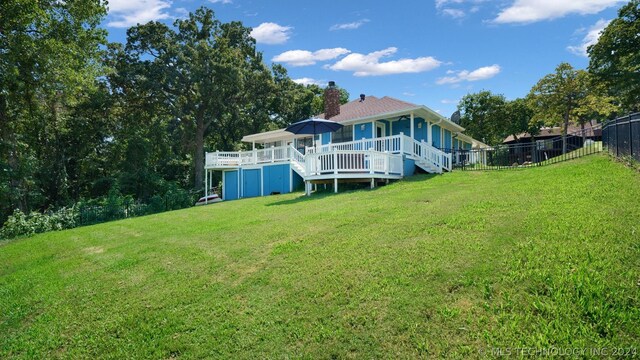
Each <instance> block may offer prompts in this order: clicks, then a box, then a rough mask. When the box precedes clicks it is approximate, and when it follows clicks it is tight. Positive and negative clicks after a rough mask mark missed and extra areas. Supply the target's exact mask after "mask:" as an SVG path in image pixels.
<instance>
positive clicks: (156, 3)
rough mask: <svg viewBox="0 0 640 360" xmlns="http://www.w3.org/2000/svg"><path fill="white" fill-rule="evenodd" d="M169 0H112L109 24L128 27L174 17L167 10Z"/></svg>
mask: <svg viewBox="0 0 640 360" xmlns="http://www.w3.org/2000/svg"><path fill="white" fill-rule="evenodd" d="M170 7H171V1H169V0H138V1H134V0H110V1H109V17H110V18H111V20H110V21H109V22H108V23H107V26H110V27H116V28H126V27H130V26H134V25H137V24H146V23H148V22H149V21H153V20H164V19H170V18H173V16H171V14H169V13H168V12H167V10H168V9H169V8H170Z"/></svg>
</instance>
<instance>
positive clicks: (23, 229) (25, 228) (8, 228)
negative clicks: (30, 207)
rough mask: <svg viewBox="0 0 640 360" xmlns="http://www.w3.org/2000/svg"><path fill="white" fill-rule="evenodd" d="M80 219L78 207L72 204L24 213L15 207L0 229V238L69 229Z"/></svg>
mask: <svg viewBox="0 0 640 360" xmlns="http://www.w3.org/2000/svg"><path fill="white" fill-rule="evenodd" d="M79 219H80V213H79V211H78V208H77V207H75V206H73V207H69V208H61V209H59V210H57V211H50V212H48V213H45V214H43V213H39V212H35V211H34V212H31V213H30V214H25V213H23V212H22V211H20V210H18V209H16V210H15V211H14V212H13V214H12V215H10V216H9V218H8V219H7V221H6V222H5V223H4V226H3V227H2V229H0V239H11V238H14V237H18V236H31V235H33V234H38V233H43V232H46V231H54V230H64V229H71V228H74V227H76V226H77V224H78V222H79Z"/></svg>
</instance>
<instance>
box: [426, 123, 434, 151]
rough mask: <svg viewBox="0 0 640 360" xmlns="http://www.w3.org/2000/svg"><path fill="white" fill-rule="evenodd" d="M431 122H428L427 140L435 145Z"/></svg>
mask: <svg viewBox="0 0 640 360" xmlns="http://www.w3.org/2000/svg"><path fill="white" fill-rule="evenodd" d="M431 125H432V124H431V122H428V123H427V142H428V143H429V145H431V146H433V136H432V135H431Z"/></svg>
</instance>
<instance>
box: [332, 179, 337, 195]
mask: <svg viewBox="0 0 640 360" xmlns="http://www.w3.org/2000/svg"><path fill="white" fill-rule="evenodd" d="M333 192H335V193H336V194H337V193H338V178H335V179H333Z"/></svg>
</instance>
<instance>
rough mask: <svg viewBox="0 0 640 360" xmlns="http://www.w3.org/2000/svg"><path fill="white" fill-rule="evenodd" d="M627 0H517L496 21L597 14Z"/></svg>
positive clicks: (519, 21)
mask: <svg viewBox="0 0 640 360" xmlns="http://www.w3.org/2000/svg"><path fill="white" fill-rule="evenodd" d="M623 2H626V0H570V1H560V0H515V1H514V2H513V4H511V5H510V6H508V7H507V8H505V9H503V10H502V11H500V13H499V14H498V16H497V17H496V18H495V19H494V20H493V21H494V22H495V23H499V24H506V23H532V22H536V21H543V20H552V19H557V18H561V17H564V16H566V15H569V14H580V15H588V14H597V13H599V12H601V11H602V10H604V9H607V8H609V7H612V6H615V5H617V4H620V3H623Z"/></svg>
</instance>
